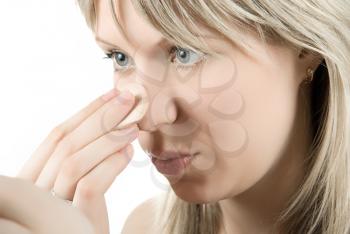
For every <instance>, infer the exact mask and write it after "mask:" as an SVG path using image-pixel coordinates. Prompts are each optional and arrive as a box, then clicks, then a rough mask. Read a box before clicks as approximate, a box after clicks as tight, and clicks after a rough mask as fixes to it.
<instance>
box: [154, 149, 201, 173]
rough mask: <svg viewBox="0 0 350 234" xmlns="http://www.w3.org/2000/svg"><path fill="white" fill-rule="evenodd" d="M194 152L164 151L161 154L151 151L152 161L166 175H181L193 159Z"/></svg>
mask: <svg viewBox="0 0 350 234" xmlns="http://www.w3.org/2000/svg"><path fill="white" fill-rule="evenodd" d="M195 155H196V153H194V154H190V153H187V152H181V153H180V152H176V151H163V152H161V153H159V154H157V153H154V152H153V153H151V152H150V153H149V156H150V157H151V160H152V163H153V164H154V165H155V167H156V168H157V170H158V171H159V172H160V173H162V174H164V175H172V176H174V175H180V174H181V173H182V172H183V171H184V170H185V168H187V166H188V165H190V163H191V161H192V160H193V158H194V156H195Z"/></svg>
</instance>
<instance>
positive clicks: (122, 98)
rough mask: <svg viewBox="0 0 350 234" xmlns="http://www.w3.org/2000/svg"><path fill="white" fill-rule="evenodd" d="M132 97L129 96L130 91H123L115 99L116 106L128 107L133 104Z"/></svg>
mask: <svg viewBox="0 0 350 234" xmlns="http://www.w3.org/2000/svg"><path fill="white" fill-rule="evenodd" d="M133 98H134V96H133V95H132V94H131V92H130V91H127V90H126V91H123V92H122V93H121V94H120V95H119V96H117V98H116V102H117V103H118V104H122V105H128V104H130V103H132V102H133Z"/></svg>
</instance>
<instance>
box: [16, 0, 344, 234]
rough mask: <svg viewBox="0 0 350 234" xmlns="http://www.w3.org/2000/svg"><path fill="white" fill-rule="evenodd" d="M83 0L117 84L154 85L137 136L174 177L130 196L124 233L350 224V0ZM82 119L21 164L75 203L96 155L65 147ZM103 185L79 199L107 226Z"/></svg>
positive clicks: (302, 229) (315, 229)
mask: <svg viewBox="0 0 350 234" xmlns="http://www.w3.org/2000/svg"><path fill="white" fill-rule="evenodd" d="M78 4H79V6H80V7H81V10H82V12H83V15H84V16H85V18H86V20H87V23H88V25H89V27H90V29H91V30H92V32H93V34H94V36H95V38H96V42H97V43H98V45H99V46H100V47H101V49H103V50H104V51H105V53H106V54H107V56H108V58H111V59H112V60H113V65H114V70H115V72H114V81H115V83H114V86H115V88H116V89H121V88H123V87H128V85H130V84H139V85H142V87H144V88H145V90H146V91H147V94H148V97H149V100H150V107H149V108H148V110H147V113H146V115H145V116H143V118H142V119H140V120H139V121H137V127H138V129H139V130H140V132H139V135H138V139H139V141H140V145H141V146H142V148H143V149H144V150H145V151H146V152H147V153H148V154H149V155H150V156H151V157H152V162H154V164H155V165H156V167H157V169H158V171H160V172H161V173H163V174H164V176H165V177H166V178H167V179H168V180H169V182H170V184H171V190H170V191H169V192H168V194H167V195H166V197H164V198H163V200H159V199H156V200H152V202H153V201H156V203H157V206H153V203H150V202H149V201H148V202H146V203H145V204H143V205H141V206H140V207H139V208H137V209H135V211H134V212H133V213H132V214H131V215H130V217H129V218H128V220H127V222H126V224H125V227H124V229H123V233H145V232H149V233H189V234H190V233H220V234H221V233H283V234H285V233H307V234H314V233H315V234H316V233H323V234H334V233H337V234H343V233H349V232H350V230H349V228H350V222H349V220H350V204H349V196H350V193H349V191H350V190H349V188H350V187H349V183H350V182H349V181H350V180H349V176H350V175H349V168H350V165H349V158H348V157H349V156H348V149H349V148H348V147H349V145H348V143H349V121H348V120H349V84H348V78H349V74H350V71H349V64H350V39H349V38H350V30H349V29H350V28H349V27H350V3H349V2H348V1H345V0H343V1H333V2H330V1H326V0H318V1H297V0H295V1H282V0H276V1H264V0H260V1H250V0H248V1H232V0H223V1H200V0H193V1H170V0H169V1H167V0H164V1H156V0H148V1H137V0H134V1H120V0H119V1H118V0H104V1H101V0H96V1H93V0H78ZM186 56H187V57H186ZM118 108H120V107H118ZM125 112H127V111H125ZM90 113H92V112H90ZM87 116H88V115H85V116H84V117H87ZM75 119H76V121H72V122H69V121H68V122H67V124H64V125H62V126H63V128H61V129H63V134H59V136H60V137H62V138H63V139H64V138H65V136H66V135H68V136H72V137H69V140H63V141H62V142H64V143H66V144H61V151H63V152H66V153H61V154H59V153H57V155H61V157H56V158H59V159H56V160H54V159H51V158H50V160H49V161H48V163H47V164H49V165H47V164H46V166H45V167H44V166H43V165H41V164H45V163H46V162H45V160H47V158H45V160H39V159H38V161H37V162H35V160H33V164H30V165H31V166H28V167H27V168H24V170H23V173H22V174H21V177H22V178H31V180H32V181H33V182H34V183H35V184H38V185H41V186H42V187H45V188H47V189H52V188H53V189H54V191H55V192H56V193H57V194H58V195H59V196H60V197H62V198H63V199H68V200H73V203H74V199H75V196H78V195H77V194H79V187H80V186H79V183H80V181H81V180H84V175H85V173H86V172H87V171H88V169H90V168H91V167H92V165H95V164H96V162H100V161H98V160H96V159H93V157H91V158H90V159H86V160H85V161H84V163H82V162H81V163H80V164H78V163H77V161H78V160H75V159H74V158H77V157H69V156H70V155H71V154H69V152H75V151H76V150H78V148H79V146H82V145H84V144H83V143H82V141H83V139H80V138H81V137H82V135H81V133H82V132H83V131H77V130H74V127H72V126H73V125H74V126H75V127H76V125H78V122H79V123H80V122H82V119H84V118H77V117H75ZM78 119H79V121H78ZM119 120H120V119H118V121H119ZM118 121H116V122H118ZM73 123H74V124H73ZM90 124H91V125H88V124H82V125H83V126H84V127H86V129H93V125H92V122H91V123H90ZM114 124H117V123H114ZM82 125H80V126H82ZM78 129H79V127H78ZM60 132H62V131H60ZM78 136H79V137H78ZM60 137H58V138H56V141H55V142H57V141H59V139H61V138H60ZM84 140H86V142H85V144H87V143H88V139H84ZM90 140H91V139H90ZM50 144H52V142H51V141H49V142H46V143H45V144H44V146H43V147H44V149H47V148H50V146H51V145H50ZM95 145H96V151H95V152H99V151H98V150H97V149H99V148H98V146H97V144H96V143H95ZM72 146H75V148H74V147H72ZM70 150H71V151H70ZM100 151H101V152H102V147H101V146H100ZM67 152H68V153H67ZM174 152H179V153H180V154H174ZM78 155H79V154H78ZM81 155H82V154H81ZM174 155H175V156H176V157H178V156H183V158H182V159H172V160H170V159H169V158H170V157H174ZM95 157H96V158H97V156H95ZM154 158H156V159H154ZM65 159H66V160H65ZM165 159H168V161H160V160H165ZM63 160H65V161H66V162H67V163H64V167H63V169H62V161H63ZM28 165H29V164H28ZM38 165H40V166H38ZM78 165H79V167H78ZM82 165H84V166H82ZM39 167H40V168H41V169H42V168H44V169H43V170H42V171H41V174H40V176H39V177H38V174H39V172H40V170H41V169H40V170H38V169H37V168H39ZM32 171H36V173H33V172H32ZM77 171H78V172H80V173H78V172H77ZM24 172H25V173H24ZM58 172H60V173H58ZM83 172H84V173H83ZM107 172H108V170H106V171H104V173H107ZM33 174H35V176H31V175H33ZM57 174H58V176H57ZM68 175H73V176H72V177H73V179H68V178H70V177H69V176H68ZM101 175H102V174H101ZM101 177H102V176H101ZM108 178H113V177H112V176H111V177H108ZM96 181H97V180H96ZM101 181H102V179H101ZM106 184H108V183H106ZM90 185H91V184H90ZM107 187H108V186H105V187H104V189H101V190H99V192H97V193H93V194H94V195H93V196H92V197H95V196H96V197H99V198H100V199H99V200H98V199H96V200H95V199H90V200H91V203H88V202H87V203H86V204H85V206H84V205H82V206H81V207H80V208H81V209H82V210H84V209H85V213H86V214H87V216H88V217H90V220H91V222H92V223H93V225H94V226H95V227H103V228H100V229H99V230H103V231H106V230H107V228H106V225H107V223H108V222H107V221H106V216H98V215H96V214H98V212H94V210H92V209H90V210H89V208H88V207H90V206H91V207H95V208H96V209H99V210H100V211H102V210H104V209H105V208H104V206H103V202H102V201H103V192H105V190H106V189H107ZM75 188H77V189H76V190H75ZM85 188H88V186H87V185H86V187H85ZM97 200H98V201H99V202H100V203H99V202H96V201H97ZM78 208H79V207H78ZM153 216H154V219H153V218H151V217H153ZM148 221H149V222H148ZM135 224H138V225H139V226H136V225H135ZM100 233H104V232H102V231H101V232H100Z"/></svg>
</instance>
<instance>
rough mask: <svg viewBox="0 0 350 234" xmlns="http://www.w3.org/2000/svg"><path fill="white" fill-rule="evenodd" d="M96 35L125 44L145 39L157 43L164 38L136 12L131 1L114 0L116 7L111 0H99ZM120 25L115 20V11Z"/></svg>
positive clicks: (136, 43) (133, 43)
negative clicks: (111, 3)
mask: <svg viewBox="0 0 350 234" xmlns="http://www.w3.org/2000/svg"><path fill="white" fill-rule="evenodd" d="M96 2H97V22H96V23H97V28H96V36H97V37H99V38H102V39H105V40H107V41H111V42H117V43H118V44H122V45H123V46H124V45H125V46H126V44H131V45H134V46H137V45H140V43H142V42H143V41H148V42H149V43H156V42H157V41H159V40H160V39H162V38H163V36H162V34H161V33H160V32H159V31H157V30H156V29H155V28H154V27H153V26H152V25H151V24H149V23H148V21H146V20H145V19H144V18H142V16H141V15H140V13H138V12H136V10H135V9H134V7H133V5H132V3H131V1H118V0H117V1H116V0H114V2H115V4H114V9H112V7H113V6H112V5H110V4H109V2H110V0H97V1H96ZM112 10H113V11H114V12H115V15H116V17H117V20H118V22H119V25H120V26H121V27H120V26H119V25H118V24H117V22H115V20H114V17H113V12H112Z"/></svg>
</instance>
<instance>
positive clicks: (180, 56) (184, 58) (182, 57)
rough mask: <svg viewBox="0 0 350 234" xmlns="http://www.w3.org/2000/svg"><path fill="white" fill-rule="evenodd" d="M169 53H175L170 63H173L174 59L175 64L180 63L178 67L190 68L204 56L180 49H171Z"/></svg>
mask: <svg viewBox="0 0 350 234" xmlns="http://www.w3.org/2000/svg"><path fill="white" fill-rule="evenodd" d="M170 53H171V54H174V53H175V57H173V58H172V60H171V62H173V61H174V59H175V61H176V63H180V66H183V65H185V66H192V65H194V64H196V63H197V62H198V61H200V60H201V59H202V58H203V56H204V55H203V54H198V53H196V52H194V51H192V50H189V49H184V48H181V47H172V48H171V50H170ZM181 64H183V65H181Z"/></svg>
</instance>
